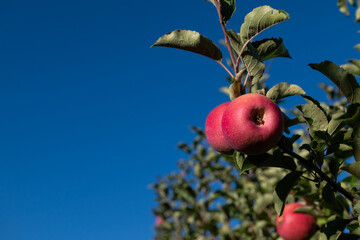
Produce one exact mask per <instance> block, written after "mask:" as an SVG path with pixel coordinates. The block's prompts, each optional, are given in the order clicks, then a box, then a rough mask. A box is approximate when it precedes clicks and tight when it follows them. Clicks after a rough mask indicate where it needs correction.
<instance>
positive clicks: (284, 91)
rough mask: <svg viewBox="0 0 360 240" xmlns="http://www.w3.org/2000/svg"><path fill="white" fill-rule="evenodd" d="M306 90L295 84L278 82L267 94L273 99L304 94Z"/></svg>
mask: <svg viewBox="0 0 360 240" xmlns="http://www.w3.org/2000/svg"><path fill="white" fill-rule="evenodd" d="M304 94H306V93H305V91H304V90H303V89H302V88H301V87H299V86H298V85H295V84H289V83H286V82H282V83H278V84H277V85H275V86H273V87H272V88H271V89H270V90H269V91H268V92H267V93H266V96H267V97H268V98H270V99H271V100H273V101H276V100H279V99H282V98H285V97H290V96H294V95H304Z"/></svg>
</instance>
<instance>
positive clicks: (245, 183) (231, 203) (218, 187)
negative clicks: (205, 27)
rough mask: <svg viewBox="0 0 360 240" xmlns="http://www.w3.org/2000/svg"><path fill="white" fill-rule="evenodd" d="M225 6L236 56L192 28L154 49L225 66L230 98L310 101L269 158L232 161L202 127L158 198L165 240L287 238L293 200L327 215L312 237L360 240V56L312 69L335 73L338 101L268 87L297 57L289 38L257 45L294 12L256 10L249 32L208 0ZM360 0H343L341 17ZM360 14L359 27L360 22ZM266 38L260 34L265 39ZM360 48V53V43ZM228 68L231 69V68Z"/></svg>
mask: <svg viewBox="0 0 360 240" xmlns="http://www.w3.org/2000/svg"><path fill="white" fill-rule="evenodd" d="M208 1H209V2H210V3H211V4H213V5H214V6H215V9H216V10H217V13H218V16H219V20H220V25H221V28H222V30H223V33H224V38H225V41H224V45H225V46H226V47H227V49H228V52H229V58H230V60H229V62H230V63H229V64H224V63H223V53H222V52H221V51H220V49H219V47H218V46H217V45H216V44H215V43H214V42H212V41H211V40H210V39H208V38H207V37H205V36H203V35H201V34H200V33H198V32H195V31H190V30H175V31H173V32H171V33H168V34H166V35H164V36H162V37H160V38H159V39H158V40H157V41H156V42H155V43H154V44H153V46H164V47H171V48H177V49H182V50H187V51H190V52H194V53H197V54H201V55H203V56H206V57H208V58H210V59H212V60H214V61H216V62H217V63H219V64H220V65H221V66H222V67H223V68H224V69H225V70H226V71H227V72H228V74H229V76H230V80H231V81H230V83H229V86H228V87H226V88H224V89H223V91H224V92H226V93H227V94H228V95H229V97H230V99H231V100H233V99H235V98H236V97H238V96H240V95H242V94H246V93H249V92H258V93H261V94H263V95H265V96H267V97H268V98H270V99H272V100H273V101H275V102H276V103H278V104H281V102H283V101H286V98H287V97H291V96H294V95H300V96H301V97H302V98H303V99H304V102H305V103H303V104H299V105H296V108H294V109H285V110H284V111H283V114H284V118H285V132H284V135H283V137H282V139H281V140H280V142H279V143H278V144H277V146H276V147H274V148H273V149H271V150H270V151H268V152H266V153H265V154H261V155H255V156H248V155H245V154H243V153H240V152H236V151H235V153H234V154H233V155H232V156H229V155H222V154H220V153H218V152H216V151H215V150H214V149H212V148H211V147H210V146H209V144H208V143H207V141H206V137H205V134H204V132H203V131H202V129H201V128H198V127H193V128H192V130H193V132H194V134H195V137H194V141H193V142H192V143H190V144H188V143H180V144H179V148H180V149H182V150H183V151H184V152H186V153H187V154H188V158H187V159H186V160H182V161H180V162H179V163H178V167H179V169H178V171H177V172H175V173H171V174H168V175H167V176H165V177H162V178H159V179H158V181H157V182H156V183H154V184H153V185H152V188H153V189H154V190H155V193H156V201H157V207H156V208H155V209H154V210H153V211H154V214H155V216H156V217H157V218H158V220H159V221H157V225H156V227H155V230H156V236H155V239H157V240H162V239H184V240H188V239H189V240H193V239H197V240H206V239H221V240H222V239H224V240H225V239H226V240H227V239H229V240H235V239H280V238H279V235H278V234H277V232H276V230H275V219H276V215H277V214H278V215H281V214H282V211H283V209H284V206H285V204H286V203H289V202H305V203H306V205H307V206H306V207H303V208H300V209H297V210H296V211H297V212H303V213H307V214H311V215H315V216H316V217H317V231H316V233H315V234H314V235H313V236H312V238H311V239H320V240H326V239H359V238H360V226H359V220H360V203H359V201H358V200H359V199H360V181H359V178H360V86H359V83H358V81H357V80H356V76H360V60H356V59H351V60H349V63H348V64H344V65H342V66H339V65H337V64H335V63H333V62H330V61H323V62H320V63H310V64H309V67H311V68H312V69H314V70H315V71H318V72H319V75H320V74H323V75H325V76H326V77H327V78H328V79H329V82H328V83H322V84H320V88H322V89H323V90H324V94H326V95H327V97H328V99H329V102H327V103H323V102H319V101H318V100H316V99H315V98H313V97H311V96H309V95H306V93H305V92H304V90H303V89H302V88H301V87H300V86H298V85H295V84H292V83H285V82H283V83H278V84H276V85H275V86H271V87H268V86H267V85H266V82H265V80H266V74H264V73H265V64H264V62H265V61H266V60H268V59H272V58H277V57H287V58H289V57H290V55H289V52H288V50H287V48H286V47H285V45H284V42H283V39H281V38H266V39H261V40H255V37H257V36H258V35H261V33H262V32H263V31H265V30H267V29H268V28H270V27H272V26H274V25H276V24H279V23H281V22H283V21H286V20H288V19H289V14H288V13H287V12H285V11H283V10H277V9H273V8H272V7H270V6H260V7H257V8H255V9H254V10H252V11H251V12H250V13H248V14H247V15H246V16H245V18H244V22H243V23H242V25H241V28H240V31H239V32H237V31H235V30H230V29H227V26H226V24H227V22H228V21H229V20H230V19H231V16H232V15H233V13H234V12H235V9H236V7H235V0H208ZM348 3H349V4H350V5H353V6H357V7H358V6H359V1H358V2H357V3H356V2H355V1H351V0H348V2H346V1H345V0H343V1H341V0H339V1H338V6H339V9H340V11H341V12H343V13H345V14H348V5H347V4H348ZM359 11H360V10H359V8H357V11H356V21H360V12H359ZM256 39H257V38H256ZM355 48H356V49H357V50H360V47H359V45H356V46H355ZM225 65H229V66H230V68H231V70H230V69H228V67H226V66H225Z"/></svg>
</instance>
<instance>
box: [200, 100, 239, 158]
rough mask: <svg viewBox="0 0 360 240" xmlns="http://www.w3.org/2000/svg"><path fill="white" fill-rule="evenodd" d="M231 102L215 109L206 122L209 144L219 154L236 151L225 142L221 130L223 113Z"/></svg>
mask: <svg viewBox="0 0 360 240" xmlns="http://www.w3.org/2000/svg"><path fill="white" fill-rule="evenodd" d="M229 104H230V102H225V103H222V104H220V105H219V106H217V107H215V108H214V109H213V110H212V111H211V112H210V113H209V115H208V116H207V118H206V121H205V135H206V138H207V140H208V142H209V144H210V145H211V146H212V147H213V148H214V149H215V150H216V151H218V152H221V153H224V154H232V153H233V152H234V150H233V149H232V147H231V146H230V145H229V144H228V143H227V141H226V140H225V137H224V134H223V131H222V129H221V119H222V116H223V113H224V111H225V109H226V108H227V106H229Z"/></svg>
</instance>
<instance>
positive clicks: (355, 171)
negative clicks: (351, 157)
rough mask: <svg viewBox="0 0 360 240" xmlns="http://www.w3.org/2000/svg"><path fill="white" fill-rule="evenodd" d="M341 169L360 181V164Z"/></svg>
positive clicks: (356, 163) (351, 164)
mask: <svg viewBox="0 0 360 240" xmlns="http://www.w3.org/2000/svg"><path fill="white" fill-rule="evenodd" d="M341 169H342V170H345V171H347V172H348V173H350V174H351V175H353V176H355V177H357V178H359V179H360V162H354V163H350V164H347V165H345V166H342V167H341Z"/></svg>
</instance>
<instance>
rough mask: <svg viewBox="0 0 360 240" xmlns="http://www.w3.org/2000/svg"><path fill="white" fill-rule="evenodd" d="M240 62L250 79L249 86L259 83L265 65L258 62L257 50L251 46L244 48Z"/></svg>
mask: <svg viewBox="0 0 360 240" xmlns="http://www.w3.org/2000/svg"><path fill="white" fill-rule="evenodd" d="M242 61H243V63H244V65H245V66H246V70H247V71H248V72H249V74H250V76H251V78H252V81H251V86H253V85H255V84H257V83H258V82H260V80H261V77H262V76H263V74H264V72H265V64H264V63H263V62H262V61H261V60H260V57H259V55H258V53H257V50H256V49H255V48H254V47H253V46H252V45H251V44H248V45H247V46H246V48H245V51H244V52H243V54H242Z"/></svg>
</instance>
